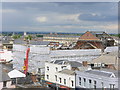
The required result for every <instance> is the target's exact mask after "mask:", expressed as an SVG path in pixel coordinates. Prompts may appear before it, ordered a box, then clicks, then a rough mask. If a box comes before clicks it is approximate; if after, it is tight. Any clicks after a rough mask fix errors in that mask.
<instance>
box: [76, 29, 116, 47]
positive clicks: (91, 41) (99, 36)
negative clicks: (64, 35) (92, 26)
mask: <svg viewBox="0 0 120 90" xmlns="http://www.w3.org/2000/svg"><path fill="white" fill-rule="evenodd" d="M113 45H114V39H113V38H112V37H111V36H110V35H109V34H107V33H105V32H92V31H91V32H90V31H87V32H86V33H85V34H83V35H82V36H81V37H80V38H79V39H78V41H77V43H76V45H75V47H74V49H104V48H106V47H108V46H113Z"/></svg>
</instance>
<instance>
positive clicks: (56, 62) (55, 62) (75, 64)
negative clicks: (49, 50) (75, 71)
mask: <svg viewBox="0 0 120 90" xmlns="http://www.w3.org/2000/svg"><path fill="white" fill-rule="evenodd" d="M50 63H54V64H59V65H64V64H70V65H71V67H81V66H82V64H81V63H79V62H77V61H68V60H55V61H51V62H50Z"/></svg>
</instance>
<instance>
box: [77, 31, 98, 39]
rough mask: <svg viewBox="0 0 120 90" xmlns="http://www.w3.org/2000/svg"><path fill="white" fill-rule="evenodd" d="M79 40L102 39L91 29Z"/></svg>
mask: <svg viewBox="0 0 120 90" xmlns="http://www.w3.org/2000/svg"><path fill="white" fill-rule="evenodd" d="M79 40H100V39H99V38H97V37H96V36H95V35H93V34H92V33H90V32H89V31H87V32H86V33H85V34H83V35H82V36H81V37H80V38H79Z"/></svg>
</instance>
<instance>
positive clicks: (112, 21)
mask: <svg viewBox="0 0 120 90" xmlns="http://www.w3.org/2000/svg"><path fill="white" fill-rule="evenodd" d="M0 13H2V30H3V31H39V32H76V33H83V32H85V31H89V30H91V31H106V32H108V33H117V32H118V3H117V2H106V3H105V2H56V3H54V2H49V3H48V2H3V3H2V9H0Z"/></svg>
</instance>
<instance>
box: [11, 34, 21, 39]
mask: <svg viewBox="0 0 120 90" xmlns="http://www.w3.org/2000/svg"><path fill="white" fill-rule="evenodd" d="M20 37H21V35H13V36H12V38H13V39H18V38H20Z"/></svg>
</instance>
